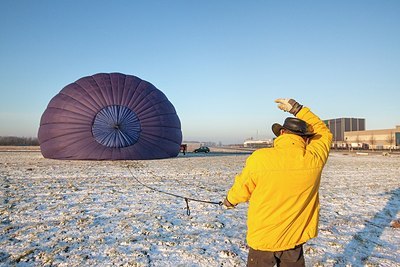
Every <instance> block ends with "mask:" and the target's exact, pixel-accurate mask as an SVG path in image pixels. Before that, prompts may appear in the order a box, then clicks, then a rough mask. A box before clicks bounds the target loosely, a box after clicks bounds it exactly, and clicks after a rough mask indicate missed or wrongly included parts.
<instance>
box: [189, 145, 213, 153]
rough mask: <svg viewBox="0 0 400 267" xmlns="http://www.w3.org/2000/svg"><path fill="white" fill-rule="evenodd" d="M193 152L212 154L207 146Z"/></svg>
mask: <svg viewBox="0 0 400 267" xmlns="http://www.w3.org/2000/svg"><path fill="white" fill-rule="evenodd" d="M193 152H194V153H199V152H204V153H208V152H210V149H209V148H208V147H206V146H201V147H199V148H196V149H195V150H194V151H193Z"/></svg>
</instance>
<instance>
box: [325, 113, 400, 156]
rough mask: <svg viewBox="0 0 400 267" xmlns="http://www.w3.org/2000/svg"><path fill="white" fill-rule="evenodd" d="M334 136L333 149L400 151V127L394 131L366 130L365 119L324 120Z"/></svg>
mask: <svg viewBox="0 0 400 267" xmlns="http://www.w3.org/2000/svg"><path fill="white" fill-rule="evenodd" d="M324 122H325V124H326V125H327V126H328V128H329V129H330V131H331V132H332V134H333V142H332V145H333V147H336V148H355V149H400V126H396V128H393V129H383V130H365V119H362V118H337V119H330V120H324Z"/></svg>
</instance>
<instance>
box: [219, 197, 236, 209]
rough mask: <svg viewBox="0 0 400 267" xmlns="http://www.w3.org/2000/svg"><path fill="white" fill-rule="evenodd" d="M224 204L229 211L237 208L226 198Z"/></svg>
mask: <svg viewBox="0 0 400 267" xmlns="http://www.w3.org/2000/svg"><path fill="white" fill-rule="evenodd" d="M222 204H223V206H224V208H227V209H234V208H235V205H233V204H232V203H231V202H229V201H228V198H225V199H224V202H222Z"/></svg>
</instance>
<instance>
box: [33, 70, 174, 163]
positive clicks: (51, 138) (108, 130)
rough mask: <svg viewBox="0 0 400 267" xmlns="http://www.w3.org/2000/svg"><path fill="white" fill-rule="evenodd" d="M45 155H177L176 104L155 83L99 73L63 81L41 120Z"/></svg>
mask: <svg viewBox="0 0 400 267" xmlns="http://www.w3.org/2000/svg"><path fill="white" fill-rule="evenodd" d="M38 139H39V143H40V150H41V152H42V154H43V156H44V157H45V158H52V159H71V160H75V159H79V160H131V159H132V160H135V159H136V160H140V159H161V158H169V157H176V156H177V155H178V154H179V149H180V144H181V142H182V131H181V123H180V120H179V117H178V115H177V114H176V111H175V108H174V106H173V105H172V104H171V102H170V101H169V100H168V99H167V97H166V96H165V95H164V94H163V93H162V92H161V91H160V90H158V89H157V88H156V87H155V86H154V85H152V84H151V83H149V82H147V81H144V80H141V79H140V78H138V77H135V76H132V75H125V74H121V73H110V74H108V73H99V74H95V75H92V76H87V77H83V78H81V79H79V80H77V81H76V82H74V83H71V84H69V85H67V86H66V87H64V88H63V89H62V90H61V91H60V92H59V93H58V94H57V95H56V96H55V97H54V98H53V99H52V100H51V101H50V103H49V104H48V106H47V108H46V110H45V111H44V113H43V115H42V118H41V120H40V127H39V133H38Z"/></svg>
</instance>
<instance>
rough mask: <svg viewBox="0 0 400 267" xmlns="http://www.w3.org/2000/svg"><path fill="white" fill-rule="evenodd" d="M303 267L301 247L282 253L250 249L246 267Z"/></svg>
mask: <svg viewBox="0 0 400 267" xmlns="http://www.w3.org/2000/svg"><path fill="white" fill-rule="evenodd" d="M275 264H276V266H278V267H304V266H305V261H304V255H303V245H299V246H297V247H295V248H293V249H289V250H283V251H261V250H255V249H252V248H250V250H249V256H248V258H247V267H257V266H263V267H269V266H270V267H272V266H274V265H275Z"/></svg>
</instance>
